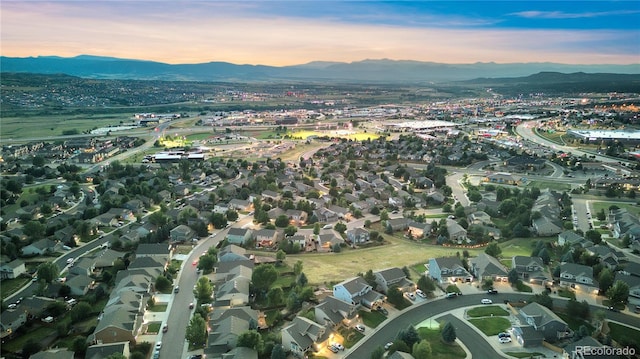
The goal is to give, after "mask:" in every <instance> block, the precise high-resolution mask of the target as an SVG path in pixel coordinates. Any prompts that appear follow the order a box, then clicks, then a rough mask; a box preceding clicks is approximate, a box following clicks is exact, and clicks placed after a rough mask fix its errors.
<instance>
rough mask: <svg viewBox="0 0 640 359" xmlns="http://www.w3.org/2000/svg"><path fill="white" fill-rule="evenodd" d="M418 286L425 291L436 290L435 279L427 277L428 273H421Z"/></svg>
mask: <svg viewBox="0 0 640 359" xmlns="http://www.w3.org/2000/svg"><path fill="white" fill-rule="evenodd" d="M418 288H420V289H421V290H422V291H423V292H425V293H429V292H433V291H435V290H436V284H435V283H434V282H433V279H431V278H429V277H427V276H426V275H421V276H420V278H419V279H418Z"/></svg>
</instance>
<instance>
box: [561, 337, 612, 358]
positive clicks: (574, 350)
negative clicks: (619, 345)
mask: <svg viewBox="0 0 640 359" xmlns="http://www.w3.org/2000/svg"><path fill="white" fill-rule="evenodd" d="M583 348H598V349H599V350H600V349H604V348H610V347H609V346H606V345H604V344H602V343H600V342H599V341H597V340H595V339H593V337H589V336H587V337H584V338H582V339H579V340H576V341H575V342H573V343H571V344H568V345H567V346H565V347H564V348H562V357H563V358H566V359H590V358H593V359H618V358H620V356H619V355H613V354H611V355H607V354H600V353H598V354H590V353H588V352H586V350H585V349H583Z"/></svg>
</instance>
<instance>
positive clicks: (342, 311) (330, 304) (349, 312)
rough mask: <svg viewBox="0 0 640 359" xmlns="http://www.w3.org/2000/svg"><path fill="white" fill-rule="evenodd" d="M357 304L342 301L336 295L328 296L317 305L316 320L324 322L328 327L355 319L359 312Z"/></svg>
mask: <svg viewBox="0 0 640 359" xmlns="http://www.w3.org/2000/svg"><path fill="white" fill-rule="evenodd" d="M356 308H357V307H356V305H354V304H351V303H347V302H345V301H342V300H340V299H338V298H336V297H333V296H328V297H326V298H325V299H324V301H323V302H322V303H320V304H318V305H316V306H315V308H314V312H315V320H316V322H318V323H324V325H325V326H326V327H327V328H333V327H335V326H336V325H338V324H340V323H343V322H346V321H348V320H350V319H353V318H354V317H355V316H356V314H357V313H358V312H357V310H356Z"/></svg>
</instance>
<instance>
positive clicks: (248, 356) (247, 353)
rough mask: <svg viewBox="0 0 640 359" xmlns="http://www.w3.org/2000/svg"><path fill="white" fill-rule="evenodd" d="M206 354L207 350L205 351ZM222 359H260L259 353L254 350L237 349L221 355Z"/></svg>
mask: <svg viewBox="0 0 640 359" xmlns="http://www.w3.org/2000/svg"><path fill="white" fill-rule="evenodd" d="M205 353H206V350H205ZM221 358H222V359H258V352H257V351H255V350H254V349H252V348H247V347H235V348H233V349H231V350H230V351H228V352H226V353H223V354H222V355H221Z"/></svg>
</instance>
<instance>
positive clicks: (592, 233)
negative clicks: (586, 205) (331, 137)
mask: <svg viewBox="0 0 640 359" xmlns="http://www.w3.org/2000/svg"><path fill="white" fill-rule="evenodd" d="M584 238H585V239H587V240H589V241H591V242H593V244H599V243H600V242H602V234H601V233H600V232H598V231H596V230H593V229H590V230H588V231H586V232H585V233H584Z"/></svg>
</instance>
